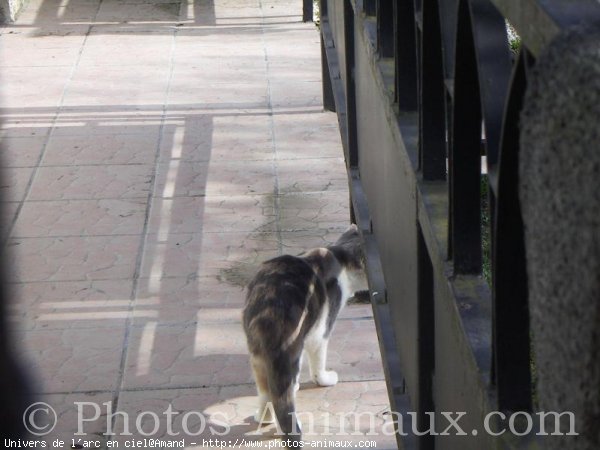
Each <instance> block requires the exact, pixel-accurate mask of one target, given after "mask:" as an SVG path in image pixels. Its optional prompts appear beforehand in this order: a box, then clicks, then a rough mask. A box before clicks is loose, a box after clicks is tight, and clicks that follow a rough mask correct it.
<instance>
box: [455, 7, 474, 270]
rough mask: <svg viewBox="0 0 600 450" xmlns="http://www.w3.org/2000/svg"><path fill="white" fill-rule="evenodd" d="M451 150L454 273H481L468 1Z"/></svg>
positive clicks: (460, 30)
mask: <svg viewBox="0 0 600 450" xmlns="http://www.w3.org/2000/svg"><path fill="white" fill-rule="evenodd" d="M455 67H456V70H455V77H454V102H453V106H454V111H453V114H452V116H453V131H452V146H451V148H450V155H449V156H450V158H449V163H450V165H449V171H450V173H451V176H450V204H451V210H452V215H451V217H450V233H449V236H450V241H451V243H450V249H449V250H450V251H449V253H450V254H451V255H452V258H453V261H454V271H455V273H460V274H477V273H481V195H480V186H481V100H480V96H479V77H478V73H477V60H476V56H475V46H474V42H473V33H472V27H471V17H470V12H469V4H468V1H466V0H462V1H461V2H460V6H459V12H458V27H457V40H456V66H455Z"/></svg>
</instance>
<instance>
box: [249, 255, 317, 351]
mask: <svg viewBox="0 0 600 450" xmlns="http://www.w3.org/2000/svg"><path fill="white" fill-rule="evenodd" d="M317 281H318V280H317V278H316V274H315V272H314V270H313V269H312V267H311V266H310V265H309V264H308V263H307V262H306V261H305V260H304V259H303V258H300V257H297V256H291V255H283V256H279V257H277V258H273V259H271V260H269V261H266V262H264V263H263V264H262V266H261V268H260V269H259V271H258V273H257V274H256V275H255V276H254V278H253V279H252V281H250V283H249V284H248V290H247V295H246V306H245V308H244V311H243V323H244V328H245V330H246V334H247V335H248V336H249V337H250V336H257V335H262V334H269V338H270V339H269V341H270V342H271V343H272V344H274V345H276V342H277V341H282V340H285V339H286V338H287V335H289V334H290V333H291V332H292V331H293V330H294V329H295V328H296V326H297V324H298V323H299V321H300V318H301V317H302V315H303V313H304V311H305V310H306V308H307V306H308V302H309V300H310V298H311V297H312V296H314V295H315V290H317V291H320V289H319V288H318V287H316V284H317ZM311 309H312V308H311ZM310 315H312V314H310ZM257 337H258V336H257Z"/></svg>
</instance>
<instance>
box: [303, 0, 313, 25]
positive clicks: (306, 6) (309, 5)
mask: <svg viewBox="0 0 600 450" xmlns="http://www.w3.org/2000/svg"><path fill="white" fill-rule="evenodd" d="M302 21H303V22H312V21H313V0H302Z"/></svg>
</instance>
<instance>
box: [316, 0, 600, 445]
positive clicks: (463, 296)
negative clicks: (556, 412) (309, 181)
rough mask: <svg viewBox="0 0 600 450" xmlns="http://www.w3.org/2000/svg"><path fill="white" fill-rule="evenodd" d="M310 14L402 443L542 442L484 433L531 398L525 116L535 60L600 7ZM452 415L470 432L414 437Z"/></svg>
mask: <svg viewBox="0 0 600 450" xmlns="http://www.w3.org/2000/svg"><path fill="white" fill-rule="evenodd" d="M311 8H312V4H311ZM305 15H306V14H305ZM310 15H311V16H312V10H311V12H310ZM320 16H321V22H320V27H321V35H322V51H323V96H324V104H325V107H326V108H328V109H330V110H336V111H337V113H338V117H339V124H340V130H341V135H342V141H343V145H344V150H345V152H346V160H347V165H348V173H349V180H350V190H351V197H352V198H351V201H352V206H353V216H354V220H355V221H356V222H357V223H358V224H359V226H360V228H361V230H362V233H363V236H364V238H365V244H366V247H367V251H368V254H369V267H368V272H369V279H370V287H371V293H372V300H373V306H374V311H375V316H376V321H377V325H378V330H379V337H380V343H381V347H382V353H383V356H384V363H385V369H386V376H387V382H388V390H389V393H390V400H391V402H392V407H393V410H394V411H396V412H398V413H401V414H402V413H403V415H402V419H403V420H404V422H401V423H399V426H404V429H403V430H402V431H403V432H404V433H402V434H404V435H403V436H400V435H399V443H400V444H401V446H402V448H406V449H408V448H419V449H433V448H439V449H450V448H456V449H461V450H465V449H476V450H487V449H492V448H503V447H508V448H529V446H533V447H532V448H538V447H536V446H539V445H541V444H540V443H539V440H538V438H537V437H535V433H536V428H535V427H534V428H533V430H531V431H530V432H529V433H510V432H506V433H503V434H501V435H500V436H494V435H492V434H491V433H487V432H484V429H483V427H482V424H483V423H484V421H485V418H486V417H488V416H487V415H488V414H489V413H490V412H493V411H499V412H502V413H506V414H507V415H508V414H509V413H510V412H514V411H523V412H528V411H533V410H534V406H535V405H534V402H535V400H536V394H535V392H533V390H534V389H535V384H534V383H532V371H534V370H535V358H534V357H533V355H531V351H530V350H531V345H530V328H529V308H528V280H527V270H526V258H525V243H524V235H523V233H524V231H523V230H524V227H523V222H522V217H521V209H520V203H519V191H518V181H519V180H518V172H519V171H518V167H519V148H520V144H519V133H520V128H519V127H520V125H519V116H520V113H521V110H522V107H523V98H524V95H525V92H526V89H527V81H528V77H529V73H530V71H531V69H532V67H534V66H535V63H536V58H537V57H538V56H539V55H540V53H542V52H543V51H544V49H545V48H546V47H547V46H548V44H549V43H550V42H551V41H552V40H553V39H554V38H555V37H556V36H559V35H560V34H561V33H562V32H564V31H565V30H567V29H569V28H570V27H572V26H574V25H577V24H580V23H583V22H590V21H593V20H597V19H598V18H599V17H600V4H598V2H596V1H595V0H572V1H564V0H414V1H413V0H362V1H361V0H328V1H327V0H321V2H320ZM305 19H306V17H305ZM506 19H508V20H509V21H510V23H511V24H512V25H513V26H514V28H515V29H516V31H517V33H518V34H519V36H520V43H519V42H513V43H512V45H511V43H509V40H508V37H507V24H506ZM488 224H489V225H488ZM488 268H489V269H488ZM488 271H489V274H488ZM484 272H485V273H484ZM484 275H485V276H484ZM566 381H567V380H565V382H566ZM409 411H415V412H416V413H417V414H416V417H417V418H418V423H417V427H416V429H412V427H411V423H410V420H409V419H410V416H409V415H408V414H407V413H408V412H409ZM459 411H463V412H466V413H467V415H466V416H465V417H463V418H462V419H461V428H462V429H464V430H465V431H466V432H467V436H458V435H456V433H449V435H446V436H444V435H437V436H436V435H435V434H434V433H424V434H423V435H422V436H419V435H418V434H419V433H416V432H415V431H423V430H427V429H428V427H429V423H430V416H429V415H428V414H427V413H429V412H435V413H436V417H437V418H438V419H440V418H441V423H440V422H438V426H437V427H436V428H437V431H438V432H439V431H441V430H444V429H445V428H446V425H447V423H444V421H443V416H440V413H441V412H459ZM498 417H501V416H500V415H495V416H494V420H495V419H498ZM491 424H493V426H492V425H491ZM488 425H489V426H490V427H492V428H493V429H494V430H499V429H501V427H502V426H503V425H502V423H500V422H499V421H497V420H495V421H488ZM494 427H495V428H494ZM474 430H475V431H474ZM399 431H400V430H399ZM454 431H456V430H454ZM478 431H479V432H478ZM519 434H522V435H523V436H517V435H519ZM573 448H575V447H573Z"/></svg>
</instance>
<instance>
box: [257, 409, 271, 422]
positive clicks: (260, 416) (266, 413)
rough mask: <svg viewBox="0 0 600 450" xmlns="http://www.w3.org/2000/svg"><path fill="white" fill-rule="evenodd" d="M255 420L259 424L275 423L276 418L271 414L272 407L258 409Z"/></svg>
mask: <svg viewBox="0 0 600 450" xmlns="http://www.w3.org/2000/svg"><path fill="white" fill-rule="evenodd" d="M254 421H255V422H256V423H259V424H263V423H264V424H268V423H275V418H274V417H273V415H272V414H271V409H270V408H262V409H258V410H256V413H255V414H254Z"/></svg>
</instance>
